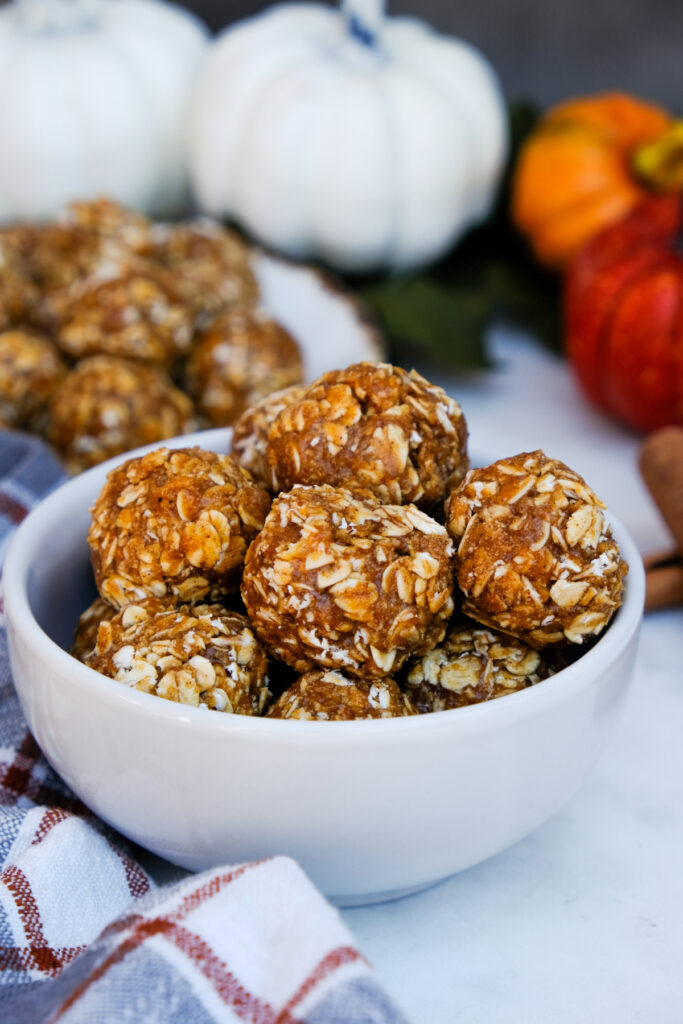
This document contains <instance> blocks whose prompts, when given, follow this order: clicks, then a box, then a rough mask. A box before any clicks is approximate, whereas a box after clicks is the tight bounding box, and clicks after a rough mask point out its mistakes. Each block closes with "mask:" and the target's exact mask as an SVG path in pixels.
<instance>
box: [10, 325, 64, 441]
mask: <svg viewBox="0 0 683 1024" xmlns="http://www.w3.org/2000/svg"><path fill="white" fill-rule="evenodd" d="M65 374H66V366H65V365H64V363H63V361H62V359H61V358H60V355H59V352H58V351H57V349H56V348H55V346H54V345H53V344H52V342H51V341H50V340H49V338H45V337H43V336H42V335H40V334H34V333H33V332H32V331H27V330H13V331H3V332H2V333H0V419H2V420H3V422H4V423H5V424H7V426H13V427H24V428H26V429H29V430H34V431H38V432H40V431H41V430H42V429H43V428H44V426H45V422H44V421H45V410H46V405H47V402H48V400H49V398H50V396H51V395H52V393H53V391H54V390H55V388H56V387H57V385H58V383H59V381H60V380H61V379H62V378H63V377H64V376H65Z"/></svg>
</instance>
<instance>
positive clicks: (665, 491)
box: [640, 427, 683, 552]
mask: <svg viewBox="0 0 683 1024" xmlns="http://www.w3.org/2000/svg"><path fill="white" fill-rule="evenodd" d="M640 472H641V474H642V476H643V479H644V481H645V483H646V484H647V488H648V490H649V492H650V494H651V495H652V498H653V500H654V502H655V504H656V506H657V508H658V509H659V511H660V512H661V514H662V518H663V519H664V521H665V523H666V524H667V526H668V527H669V529H670V530H671V533H672V534H673V537H674V540H675V541H676V544H677V545H678V550H679V552H683V429H681V428H680V427H665V428H663V429H662V430H657V431H656V432H655V433H654V434H651V435H650V437H648V439H647V440H646V441H645V443H644V444H643V447H642V448H641V450H640Z"/></svg>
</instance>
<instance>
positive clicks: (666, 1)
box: [184, 0, 683, 112]
mask: <svg viewBox="0 0 683 1024" xmlns="http://www.w3.org/2000/svg"><path fill="white" fill-rule="evenodd" d="M184 6H186V7H189V8H191V9H192V10H194V11H196V12H197V13H198V14H199V15H200V16H201V17H202V18H203V19H204V21H206V22H207V24H209V25H210V26H211V28H213V29H219V28H222V27H223V26H225V25H227V24H228V23H229V22H232V21H236V20H237V19H239V18H243V17H246V16H247V15H250V14H254V13H256V12H257V11H260V10H263V8H265V7H266V6H268V4H266V3H258V2H253V0H228V2H225V0H185V3H184ZM388 6H389V11H390V13H392V14H412V15H416V16H419V17H421V18H424V20H425V21H428V22H430V23H431V24H432V25H434V26H435V27H437V28H438V29H439V30H441V31H442V32H447V33H449V34H451V35H458V36H461V37H462V38H463V39H466V40H468V41H469V42H472V43H475V44H476V45H477V46H478V47H479V48H480V49H481V50H483V52H484V53H485V54H486V55H487V56H488V57H489V59H490V60H491V61H492V62H493V64H494V65H495V67H496V68H497V70H498V74H499V76H500V78H501V80H502V83H503V87H504V89H505V91H506V93H507V95H508V96H510V97H515V98H518V97H521V96H527V97H530V98H534V99H537V100H540V101H541V102H543V103H550V102H554V101H556V100H559V99H565V98H567V97H568V96H570V95H581V94H585V93H589V92H592V91H597V90H602V89H614V88H617V89H625V90H628V91H630V92H634V93H636V94H637V95H639V96H641V97H642V98H643V99H653V100H659V101H661V102H663V103H665V104H666V105H667V106H669V107H670V108H671V109H672V110H673V111H675V112H680V111H683V0H650V2H649V3H648V2H647V0H498V2H496V0H393V2H390V3H389V5H388Z"/></svg>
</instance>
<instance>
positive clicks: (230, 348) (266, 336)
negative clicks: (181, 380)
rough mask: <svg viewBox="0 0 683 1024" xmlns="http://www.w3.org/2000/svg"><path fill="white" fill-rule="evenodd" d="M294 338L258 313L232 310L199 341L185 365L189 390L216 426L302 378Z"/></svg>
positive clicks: (213, 324) (233, 418)
mask: <svg viewBox="0 0 683 1024" xmlns="http://www.w3.org/2000/svg"><path fill="white" fill-rule="evenodd" d="M302 373H303V364H302V360H301V352H300V350H299V346H298V345H297V343H296V342H295V340H294V338H292V336H291V335H290V334H289V333H288V332H287V331H286V330H285V329H284V327H281V326H280V324H277V323H275V321H274V320H270V319H269V318H268V317H267V316H266V315H265V314H264V313H262V312H261V311H259V310H256V309H253V310H228V311H227V312H224V313H222V314H220V315H219V316H218V317H217V318H216V319H215V320H213V321H212V322H211V323H210V324H209V326H208V327H207V328H206V330H204V331H203V332H202V333H201V334H200V335H199V337H198V338H197V339H196V341H195V343H194V345H193V348H192V352H191V354H190V357H189V359H188V360H187V363H186V364H185V386H186V388H187V391H188V392H189V394H191V395H192V396H193V397H194V399H195V401H196V402H197V408H198V409H199V411H200V412H201V413H203V415H204V416H205V417H206V418H207V419H208V421H209V422H210V423H211V424H212V425H213V426H215V427H222V426H226V425H228V424H231V423H234V421H235V420H236V419H237V418H238V417H239V416H241V415H242V413H243V412H244V411H245V409H247V408H249V407H250V406H252V405H254V404H255V403H256V402H259V401H260V400H261V399H262V398H265V397H266V396H267V395H269V394H271V392H273V391H280V390H282V389H283V388H286V387H289V386H290V385H293V384H299V383H300V382H301V379H302Z"/></svg>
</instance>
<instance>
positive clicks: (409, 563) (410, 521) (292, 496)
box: [242, 485, 453, 679]
mask: <svg viewBox="0 0 683 1024" xmlns="http://www.w3.org/2000/svg"><path fill="white" fill-rule="evenodd" d="M452 551H453V549H452V543H451V541H450V539H449V538H448V535H447V533H446V531H445V529H444V528H443V527H441V526H439V524H438V523H436V522H434V520H432V519H430V518H429V516H427V515H425V514H424V513H422V512H419V511H418V510H417V509H414V508H411V506H401V505H380V504H379V503H378V502H377V501H376V500H375V499H373V498H366V499H362V498H361V497H359V496H358V495H354V494H352V493H351V492H349V491H345V490H343V489H342V488H334V487H329V486H326V485H323V486H319V487H301V486H300V487H295V488H294V489H293V490H291V491H289V492H288V493H284V494H281V495H280V496H279V497H278V498H276V499H275V501H274V502H273V505H272V508H271V510H270V512H269V514H268V516H267V518H266V522H265V525H264V528H263V530H262V531H261V533H260V534H259V535H258V537H257V538H256V539H255V541H254V542H253V543H252V545H251V546H250V548H249V551H248V552H247V558H246V562H245V568H244V575H243V577H242V598H243V600H244V603H245V606H246V608H247V612H248V614H249V617H250V619H251V621H252V622H253V624H254V628H255V629H256V632H257V634H258V635H259V637H260V638H261V640H262V641H263V643H264V644H265V646H266V647H267V648H268V649H269V650H270V651H271V652H272V654H273V655H274V656H276V657H278V658H281V659H282V660H283V661H284V662H286V663H287V664H288V665H290V666H292V667H293V668H295V669H296V670H297V671H299V672H304V671H306V670H307V669H310V668H313V667H320V668H333V669H339V670H343V671H346V672H348V673H350V674H351V675H354V676H362V677H365V678H367V679H375V678H379V677H382V676H386V675H390V674H391V673H393V672H395V671H396V670H398V668H400V666H401V665H402V663H403V662H404V661H405V659H406V658H407V657H409V655H411V654H413V653H416V654H418V653H424V652H425V651H427V650H429V649H430V648H431V647H432V646H433V645H434V644H435V643H438V641H439V640H441V639H442V637H443V635H444V633H445V629H446V621H447V620H448V618H449V616H450V614H451V612H452V610H453V600H452V567H451V557H452Z"/></svg>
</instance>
